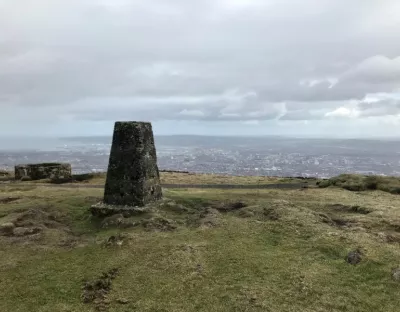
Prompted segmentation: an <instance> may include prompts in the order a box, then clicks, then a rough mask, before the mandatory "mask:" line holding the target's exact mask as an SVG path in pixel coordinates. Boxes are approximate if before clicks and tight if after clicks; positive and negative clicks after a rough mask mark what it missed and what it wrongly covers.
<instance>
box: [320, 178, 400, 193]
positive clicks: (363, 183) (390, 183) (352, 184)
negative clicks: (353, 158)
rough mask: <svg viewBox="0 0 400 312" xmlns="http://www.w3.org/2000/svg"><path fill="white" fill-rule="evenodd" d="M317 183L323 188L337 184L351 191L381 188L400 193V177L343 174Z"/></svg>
mask: <svg viewBox="0 0 400 312" xmlns="http://www.w3.org/2000/svg"><path fill="white" fill-rule="evenodd" d="M317 183H318V185H319V187H321V188H324V187H329V186H337V187H341V188H344V189H346V190H349V191H366V190H380V191H384V192H388V193H391V194H400V178H398V177H386V176H364V175H356V174H342V175H339V176H337V177H333V178H331V179H328V180H323V181H319V182H317Z"/></svg>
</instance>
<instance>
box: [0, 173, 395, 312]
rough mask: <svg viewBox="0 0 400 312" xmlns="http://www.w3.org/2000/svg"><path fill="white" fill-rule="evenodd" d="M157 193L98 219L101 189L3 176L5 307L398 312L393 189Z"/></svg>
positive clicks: (1, 283)
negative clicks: (145, 204)
mask: <svg viewBox="0 0 400 312" xmlns="http://www.w3.org/2000/svg"><path fill="white" fill-rule="evenodd" d="M167 176H168V177H169V178H170V179H172V177H173V176H174V175H167ZM164 178H165V175H164ZM174 179H182V178H181V177H180V176H178V177H175V176H174ZM99 181H101V180H100V178H99ZM92 182H93V181H92ZM164 194H165V196H166V198H168V200H167V201H163V202H161V203H159V204H157V205H153V206H152V207H150V209H149V210H148V211H147V212H144V213H143V214H142V215H138V216H135V217H130V218H124V217H123V216H116V217H111V218H108V219H106V220H100V219H97V218H94V217H91V215H90V213H89V212H88V208H89V207H90V205H92V204H94V203H97V202H98V201H100V200H101V196H102V195H103V192H102V189H89V188H78V189H67V188H61V187H60V188H58V187H52V188H50V187H43V186H37V185H34V184H32V185H29V186H18V185H17V184H10V185H3V186H2V187H1V188H0V232H1V235H0V254H1V261H0V290H1V294H2V295H1V296H0V307H1V308H0V310H1V311H13V312H28V311H29V312H30V311H38V312H53V311H65V312H66V311H79V312H89V311H110V312H116V311H118V312H125V311H182V312H183V311H185V312H190V311H205V312H208V311H222V312H223V311H226V312H231V311H279V312H281V311H282V312H292V311H296V312H297V311H301V312H314V311H320V312H325V311H333V312H336V311H338V312H339V311H357V312H376V311H378V312H397V311H399V305H398V304H399V302H398V298H399V292H400V281H395V280H394V278H393V276H392V272H394V271H393V269H396V268H398V267H399V266H400V261H399V259H400V200H399V196H398V195H392V194H389V193H387V192H382V191H379V190H378V191H363V192H350V191H347V190H344V189H342V188H338V187H328V188H313V189H297V190H200V189H192V190H167V191H165V193H164ZM357 248H360V250H361V251H362V254H363V255H362V258H361V262H360V263H358V264H357V265H351V264H349V263H347V262H346V261H345V257H346V255H347V254H348V253H349V251H354V250H355V249H357Z"/></svg>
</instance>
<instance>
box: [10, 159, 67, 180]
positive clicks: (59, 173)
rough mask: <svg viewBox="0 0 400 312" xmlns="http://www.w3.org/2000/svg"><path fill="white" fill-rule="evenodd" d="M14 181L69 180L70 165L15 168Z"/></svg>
mask: <svg viewBox="0 0 400 312" xmlns="http://www.w3.org/2000/svg"><path fill="white" fill-rule="evenodd" d="M14 170H15V180H21V181H29V180H42V179H56V180H57V179H71V177H72V171H71V165H70V164H64V163H41V164H27V165H17V166H15V169H14Z"/></svg>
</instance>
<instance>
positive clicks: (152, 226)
mask: <svg viewBox="0 0 400 312" xmlns="http://www.w3.org/2000/svg"><path fill="white" fill-rule="evenodd" d="M142 226H143V227H144V228H145V229H146V230H156V231H157V230H158V231H173V230H175V229H176V228H177V226H176V224H175V222H174V221H173V220H169V219H166V218H164V217H160V216H159V217H153V218H151V219H147V220H143V221H142Z"/></svg>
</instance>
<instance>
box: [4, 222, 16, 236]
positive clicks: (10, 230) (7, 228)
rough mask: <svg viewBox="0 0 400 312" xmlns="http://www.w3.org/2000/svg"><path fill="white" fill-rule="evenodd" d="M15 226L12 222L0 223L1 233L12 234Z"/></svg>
mask: <svg viewBox="0 0 400 312" xmlns="http://www.w3.org/2000/svg"><path fill="white" fill-rule="evenodd" d="M14 228H15V224H14V223H12V222H7V223H3V224H0V235H11V234H12V233H13V230H14Z"/></svg>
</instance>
